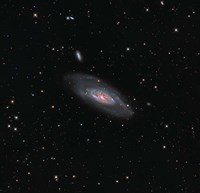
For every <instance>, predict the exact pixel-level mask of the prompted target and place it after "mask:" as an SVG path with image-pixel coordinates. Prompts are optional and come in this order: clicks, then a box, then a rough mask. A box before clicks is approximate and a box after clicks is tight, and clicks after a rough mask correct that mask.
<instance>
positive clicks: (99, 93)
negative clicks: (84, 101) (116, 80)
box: [93, 91, 112, 102]
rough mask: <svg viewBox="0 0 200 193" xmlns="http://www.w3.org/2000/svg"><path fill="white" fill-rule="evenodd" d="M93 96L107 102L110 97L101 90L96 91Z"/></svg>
mask: <svg viewBox="0 0 200 193" xmlns="http://www.w3.org/2000/svg"><path fill="white" fill-rule="evenodd" d="M93 96H94V97H95V98H96V99H97V100H98V101H100V102H109V101H110V100H112V98H111V97H110V96H109V95H107V94H106V93H104V92H102V91H96V92H95V93H93Z"/></svg>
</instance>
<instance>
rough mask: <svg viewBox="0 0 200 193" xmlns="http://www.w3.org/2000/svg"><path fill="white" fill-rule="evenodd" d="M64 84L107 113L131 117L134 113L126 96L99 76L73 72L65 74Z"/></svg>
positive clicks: (88, 102) (85, 100)
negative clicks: (126, 100)
mask: <svg viewBox="0 0 200 193" xmlns="http://www.w3.org/2000/svg"><path fill="white" fill-rule="evenodd" d="M64 84H65V86H67V88H69V89H70V90H72V91H73V93H74V94H76V95H77V96H79V97H80V98H81V99H82V100H83V101H84V102H86V103H87V104H89V105H90V106H92V107H95V108H97V109H99V110H102V111H104V112H105V113H108V114H110V115H113V116H116V117H120V118H130V117H131V116H132V115H133V111H132V109H131V107H130V106H129V105H128V103H126V102H125V99H124V97H122V95H121V94H120V93H119V92H117V91H116V90H115V89H113V88H111V87H110V86H108V85H107V84H106V83H105V82H103V81H102V80H100V79H99V78H96V77H94V76H91V75H87V74H80V73H73V74H69V75H66V76H64Z"/></svg>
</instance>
